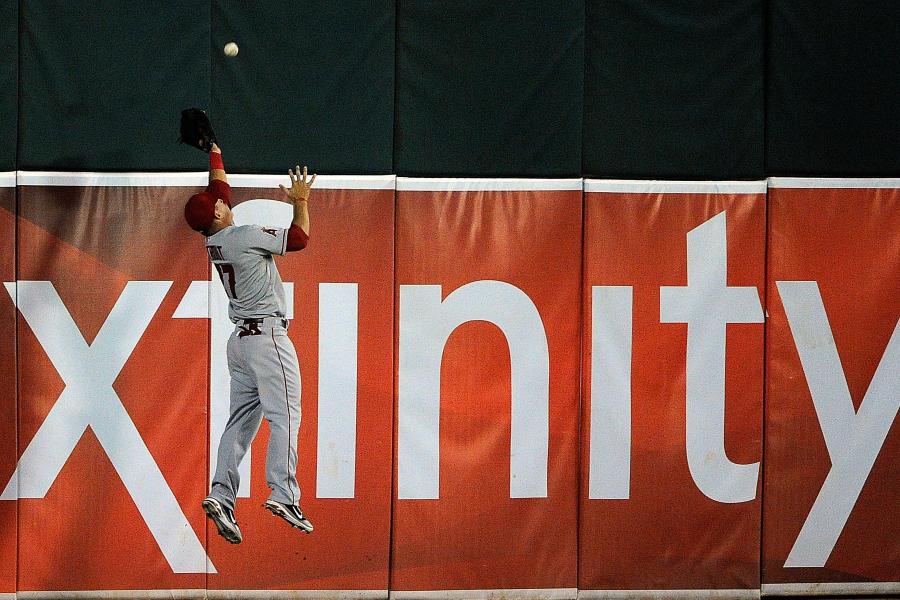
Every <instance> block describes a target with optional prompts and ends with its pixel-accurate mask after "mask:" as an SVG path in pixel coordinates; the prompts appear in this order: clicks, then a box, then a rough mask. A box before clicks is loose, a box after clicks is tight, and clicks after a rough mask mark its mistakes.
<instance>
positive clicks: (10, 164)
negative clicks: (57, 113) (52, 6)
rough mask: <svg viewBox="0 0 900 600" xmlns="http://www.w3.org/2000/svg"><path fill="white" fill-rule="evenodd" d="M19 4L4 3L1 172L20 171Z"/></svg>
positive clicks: (0, 10)
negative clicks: (18, 121)
mask: <svg viewBox="0 0 900 600" xmlns="http://www.w3.org/2000/svg"><path fill="white" fill-rule="evenodd" d="M18 31H19V3H18V2H17V1H16V0H0V171H14V170H15V168H16V135H17V132H16V121H17V118H18V103H19V98H18V93H19V89H18V65H19V40H18Z"/></svg>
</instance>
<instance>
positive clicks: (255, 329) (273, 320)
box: [237, 317, 288, 338]
mask: <svg viewBox="0 0 900 600" xmlns="http://www.w3.org/2000/svg"><path fill="white" fill-rule="evenodd" d="M266 321H268V324H269V326H270V327H274V326H275V325H281V326H282V327H284V328H285V329H287V326H288V320H287V319H283V318H279V317H266V318H264V319H241V320H240V321H238V322H237V326H238V327H240V328H241V331H240V332H239V333H238V337H239V338H242V337H246V336H248V335H261V334H262V331H260V329H259V327H260V325H262V326H265V325H266Z"/></svg>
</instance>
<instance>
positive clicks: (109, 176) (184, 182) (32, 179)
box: [17, 171, 209, 187]
mask: <svg viewBox="0 0 900 600" xmlns="http://www.w3.org/2000/svg"><path fill="white" fill-rule="evenodd" d="M17 176H18V180H19V181H18V183H19V185H20V186H37V185H40V186H74V187H113V186H115V187H162V186H189V187H195V186H204V185H206V183H207V181H208V179H209V173H206V172H202V173H87V172H85V173H77V172H72V173H65V172H57V171H18V172H17Z"/></svg>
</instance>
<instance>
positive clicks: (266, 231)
mask: <svg viewBox="0 0 900 600" xmlns="http://www.w3.org/2000/svg"><path fill="white" fill-rule="evenodd" d="M262 230H263V233H268V234H269V235H271V236H272V237H276V236H277V235H278V232H277V231H275V230H274V229H271V228H269V227H263V228H262Z"/></svg>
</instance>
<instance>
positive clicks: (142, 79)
mask: <svg viewBox="0 0 900 600" xmlns="http://www.w3.org/2000/svg"><path fill="white" fill-rule="evenodd" d="M21 10H22V21H21V22H22V26H21V29H20V31H19V36H20V48H21V73H20V76H21V80H20V86H21V87H20V94H21V96H20V101H19V110H20V119H19V122H20V123H21V127H20V130H19V168H20V169H54V170H96V171H131V170H147V171H156V170H176V169H191V168H193V169H196V167H197V165H196V156H193V155H192V154H191V153H189V152H187V151H186V150H182V149H179V148H178V147H176V146H173V141H174V140H175V139H176V138H177V131H178V130H177V126H178V118H179V116H180V111H181V109H182V108H184V107H186V106H190V105H200V106H205V105H208V104H209V6H208V5H205V4H203V3H199V2H194V1H186V0H177V1H176V0H167V1H166V2H154V3H147V2H144V1H140V0H115V1H112V0H105V1H103V0H101V1H98V2H91V3H86V2H57V1H53V2H51V1H49V0H23V2H22V6H21Z"/></svg>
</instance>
